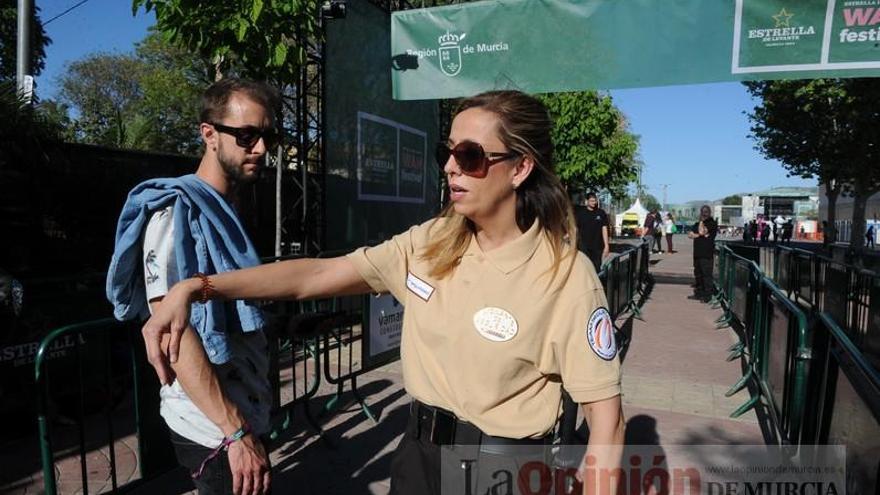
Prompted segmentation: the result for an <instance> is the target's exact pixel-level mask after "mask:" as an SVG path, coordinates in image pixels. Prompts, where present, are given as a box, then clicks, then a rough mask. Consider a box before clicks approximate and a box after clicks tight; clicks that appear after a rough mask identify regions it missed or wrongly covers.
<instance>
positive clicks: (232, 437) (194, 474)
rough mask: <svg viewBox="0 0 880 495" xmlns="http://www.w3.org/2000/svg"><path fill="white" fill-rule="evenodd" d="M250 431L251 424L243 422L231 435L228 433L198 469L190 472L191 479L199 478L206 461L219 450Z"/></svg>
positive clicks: (218, 452)
mask: <svg viewBox="0 0 880 495" xmlns="http://www.w3.org/2000/svg"><path fill="white" fill-rule="evenodd" d="M250 432H251V426H250V425H249V424H247V423H245V424H243V425H241V428H239V429H237V430H235V432H234V433H233V434H232V435H229V436H228V437H226V438H224V439H223V442H221V443H220V445H219V446H217V448H216V449H214V451H213V452H211V454H210V455H209V456H208V457H207V458H206V459H205V460H204V461H202V464H201V465H200V466H199V470H198V471H193V472H192V473H190V475H191V476H192V479H198V478H200V477H201V476H202V473H204V471H205V466H207V465H208V462H210V461H211V460H213V459H214V458H216V457H217V456H218V455H220V452H222V451H223V450H225V449H227V448H228V447H229V446H230V445H232V444H233V443H235V442H237V441H239V440H241V439H242V438H244V436H245V435H247V434H248V433H250Z"/></svg>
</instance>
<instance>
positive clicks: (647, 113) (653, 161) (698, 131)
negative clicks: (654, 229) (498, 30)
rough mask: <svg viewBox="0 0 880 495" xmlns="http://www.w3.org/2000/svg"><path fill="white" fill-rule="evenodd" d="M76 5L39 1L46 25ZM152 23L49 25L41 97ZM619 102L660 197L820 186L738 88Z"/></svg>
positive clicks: (89, 16) (121, 8)
mask: <svg viewBox="0 0 880 495" xmlns="http://www.w3.org/2000/svg"><path fill="white" fill-rule="evenodd" d="M78 1H79V0H36V5H37V6H38V7H39V8H40V9H41V18H42V19H43V20H44V21H46V20H48V19H51V18H52V17H54V16H55V15H57V14H60V13H61V12H63V11H64V10H66V9H67V8H69V7H71V6H73V5H75V4H76V3H78ZM154 22H155V19H154V17H153V16H152V14H145V13H144V12H143V10H141V11H140V12H139V13H138V15H137V16H132V14H131V2H130V0H88V1H87V2H86V3H84V4H83V5H81V6H80V7H77V8H76V9H74V10H73V11H71V12H70V13H68V14H66V15H64V16H63V17H60V18H58V19H57V20H55V21H52V22H51V23H49V24H48V25H47V26H46V27H45V28H46V31H47V33H48V34H49V37H50V38H52V44H51V45H49V47H48V48H47V50H46V68H45V70H44V71H43V73H42V74H41V75H40V76H39V77H38V78H37V92H38V94H39V95H40V96H41V97H42V98H52V97H54V96H55V94H56V86H55V81H56V79H57V78H58V76H59V75H60V74H63V73H64V68H65V65H66V64H68V63H69V62H71V61H74V60H77V59H78V58H81V57H83V56H85V55H87V54H89V53H93V52H98V51H103V52H127V51H129V50H131V49H132V48H133V46H134V43H135V42H137V41H139V40H140V39H142V38H143V37H144V36H145V35H146V31H147V28H148V27H149V26H151V25H152V24H153V23H154ZM611 94H612V96H613V98H614V102H615V104H616V105H617V106H618V107H619V108H620V109H621V110H623V112H624V113H625V114H626V115H627V118H628V119H629V122H630V126H631V129H632V131H633V132H635V133H636V134H639V135H640V136H641V156H642V159H643V160H644V162H645V164H646V167H645V170H644V173H643V176H642V182H643V184H644V185H645V186H646V187H647V188H648V191H649V192H651V193H652V194H654V195H655V196H656V197H657V198H658V199H659V200H661V201H662V200H663V197H662V196H663V186H662V184H668V186H667V199H668V201H669V202H671V203H682V202H685V201H690V200H698V199H720V198H722V197H724V196H726V195H728V194H733V193H737V192H749V191H757V190H763V189H767V188H770V187H773V186H813V185H815V181H806V180H803V179H799V178H789V177H786V176H785V169H783V168H782V166H780V165H779V164H778V163H776V162H771V161H767V160H764V159H763V158H762V157H761V156H760V155H759V154H758V152H757V151H755V150H754V149H753V144H754V143H753V142H752V141H751V140H750V139H749V138H748V134H749V123H748V119H747V117H746V115H745V114H744V113H743V112H747V111H749V110H750V109H751V108H752V107H753V106H754V103H753V102H752V101H751V99H750V97H749V96H748V94H747V93H746V91H745V89H744V88H743V87H742V86H741V85H740V84H734V83H725V84H702V85H693V86H671V87H662V88H647V89H627V90H616V91H612V92H611Z"/></svg>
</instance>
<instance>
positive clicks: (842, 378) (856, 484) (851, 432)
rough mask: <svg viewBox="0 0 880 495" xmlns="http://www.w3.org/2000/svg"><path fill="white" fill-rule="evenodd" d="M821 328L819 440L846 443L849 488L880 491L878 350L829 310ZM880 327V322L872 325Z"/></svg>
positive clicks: (823, 315)
mask: <svg viewBox="0 0 880 495" xmlns="http://www.w3.org/2000/svg"><path fill="white" fill-rule="evenodd" d="M817 326H818V328H817V330H818V332H819V334H820V335H824V336H825V337H826V338H825V340H826V346H825V347H824V349H823V351H822V352H821V353H820V354H818V355H817V356H816V361H817V364H818V366H817V368H819V369H820V370H821V374H820V377H819V379H817V383H819V384H820V386H819V387H817V390H816V399H817V400H816V401H815V403H814V404H811V405H813V406H815V408H816V417H817V419H816V435H815V438H816V444H817V445H846V477H847V480H846V483H847V493H880V456H878V454H877V439H878V438H880V373H878V371H877V367H878V363H877V360H876V354H875V355H873V357H872V355H871V354H866V353H865V352H864V351H863V349H862V348H861V347H860V346H858V345H857V344H856V342H855V341H853V339H852V338H851V335H850V334H849V333H848V332H846V331H845V330H844V329H843V328H842V327H841V326H840V325H838V324H837V322H836V321H835V319H834V317H833V316H831V315H830V314H829V313H825V312H822V313H819V315H818V317H817ZM874 328H878V327H876V326H875V327H874Z"/></svg>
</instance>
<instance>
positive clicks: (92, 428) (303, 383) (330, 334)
mask: <svg viewBox="0 0 880 495" xmlns="http://www.w3.org/2000/svg"><path fill="white" fill-rule="evenodd" d="M647 246H648V244H647V243H645V242H643V243H640V244H637V245H633V246H632V247H629V248H627V249H626V250H624V251H623V252H621V253H618V254H617V255H616V256H615V257H614V258H612V259H611V260H610V261H608V262H607V263H606V264H605V265H604V266H603V268H602V270H601V271H600V273H599V276H600V279H601V280H602V281H603V284H604V286H605V289H606V294H607V296H608V303H609V309H610V310H611V312H612V315H613V316H614V317H615V318H617V317H619V316H621V315H622V314H624V313H626V312H628V311H629V312H632V313H633V314H635V315H638V300H639V299H640V298H643V296H644V295H645V292H646V290H647V288H648V285H649V273H648V253H647ZM338 254H339V253H323V256H332V255H338ZM289 258H292V257H285V258H270V259H266V260H264V261H265V262H273V261H277V260H281V259H289ZM370 297H371V296H349V297H340V298H330V299H324V300H317V301H302V302H296V301H274V302H271V303H269V304H267V306H266V307H265V310H266V314H267V317H268V321H269V326H268V328H267V329H266V331H267V333H268V337H269V343H270V345H269V355H270V382H271V383H272V388H273V414H272V424H273V431H272V437H273V438H277V437H278V435H279V434H280V433H281V432H283V431H284V430H285V429H287V428H288V427H289V426H290V425H291V423H292V420H293V416H294V412H295V410H296V409H301V411H302V412H303V414H304V416H305V419H306V421H307V422H308V423H309V424H310V425H311V426H312V427H313V428H314V429H315V430H316V431H317V432H318V434H319V435H321V436H322V438H323V430H322V429H321V426H320V425H319V423H318V421H317V420H316V418H315V417H314V416H313V415H312V413H311V408H310V407H309V405H310V404H309V401H310V400H311V399H313V398H314V397H315V396H316V394H317V392H318V390H319V389H320V387H321V384H322V383H329V384H331V385H335V386H336V393H335V395H334V396H333V397H331V399H330V400H329V401H328V402H327V403H326V405H325V406H324V408H323V410H322V414H323V413H330V412H332V411H333V409H334V408H335V405H336V404H337V403H338V400H339V398H340V396H341V394H342V393H343V387H344V385H345V384H346V383H347V384H349V386H350V388H351V391H352V393H353V395H354V396H355V398H356V399H357V400H358V402H359V403H360V404H361V407H362V410H363V412H364V413H365V414H366V415H367V416H368V417H370V418H371V419H374V420H375V416H374V415H373V414H372V412H371V411H370V409H369V407H368V405H367V404H366V401H365V400H364V398H363V397H361V396H360V394H359V392H358V388H357V378H358V377H359V376H361V375H363V374H364V373H366V372H369V371H371V370H373V369H375V368H377V367H379V366H382V365H384V364H386V363H387V362H389V361H390V360H395V359H396V358H397V357H396V356H392V357H391V358H390V360H389V359H387V358H386V359H385V360H384V361H382V360H380V361H371V360H368V359H364V356H363V355H361V356H358V355H357V349H360V350H361V351H362V350H363V342H364V339H365V337H366V336H365V335H364V331H363V328H364V327H365V325H364V318H365V313H367V310H366V309H367V308H368V307H369V304H370V303H369V298H370ZM62 341H63V342H72V343H75V348H74V350H73V352H74V354H73V355H74V357H75V359H74V362H75V366H74V369H72V370H71V369H69V367H68V368H63V369H61V368H56V366H58V365H57V364H56V361H57V360H50V359H48V358H49V357H50V355H51V354H52V349H54V348H56V347H57V346H58V345H59V342H62ZM57 373H65V374H69V373H74V374H75V375H76V378H77V379H76V381H75V383H78V384H79V390H77V391H74V392H75V396H76V397H77V402H78V406H77V414H76V417H75V421H74V423H75V424H74V426H72V427H70V428H72V430H73V433H72V434H70V432H67V433H65V434H59V432H57V431H53V429H57V428H54V427H53V422H52V417H51V416H52V404H53V403H54V401H55V399H56V395H57V394H56V390H55V389H54V388H53V386H52V381H51V379H50V378H51V377H52V376H53V375H55V374H57ZM35 378H36V387H37V390H38V392H39V397H40V399H39V401H40V402H39V403H40V408H39V411H38V414H37V418H36V419H37V424H38V428H39V443H40V450H41V453H42V454H41V463H42V471H43V478H44V480H45V481H44V486H45V493H47V494H49V495H54V494H55V493H57V492H58V485H57V481H56V477H55V465H56V463H57V462H58V461H60V460H62V459H64V458H69V457H70V456H71V455H76V456H78V457H79V467H80V484H81V486H79V487H77V489H76V490H75V491H81V492H82V493H84V494H88V493H89V491H90V489H92V487H93V486H94V485H95V483H94V482H93V481H94V480H91V479H90V477H89V464H88V454H89V453H90V452H93V451H95V450H96V449H105V450H106V451H107V453H108V458H109V462H110V472H109V477H110V484H109V486H108V487H104V488H107V489H109V490H110V491H113V492H120V493H124V492H127V491H130V490H132V489H135V488H138V487H141V486H143V485H144V484H146V483H149V482H150V481H151V480H153V479H155V478H156V477H158V476H160V475H162V474H164V473H166V472H168V471H169V470H170V469H172V468H174V467H175V465H176V463H175V462H174V455H173V451H172V450H171V446H170V443H169V442H168V440H167V438H168V436H167V434H166V432H165V426H164V422H163V420H162V419H161V417H160V416H159V407H158V382H157V380H156V379H155V376H154V375H153V372H152V370H151V369H150V367H149V366H148V365H147V363H146V358H145V353H144V349H143V341H142V338H141V335H140V331H139V325H136V324H134V325H133V324H130V323H120V322H118V321H116V320H114V319H113V318H105V319H99V320H92V321H87V322H83V323H79V324H75V325H69V326H65V327H62V328H59V329H57V330H54V331H52V332H50V333H49V334H48V335H47V336H46V337H45V338H44V339H43V340H42V342H41V343H40V347H39V351H38V354H37V357H36V362H35ZM90 384H96V386H100V388H101V390H104V391H106V392H107V393H102V394H99V397H98V400H97V404H96V405H95V404H89V403H90V402H92V400H93V397H91V395H90V392H91V391H92V390H93V389H92V388H90ZM68 429H69V428H68ZM62 433H63V432H62ZM128 434H134V435H135V436H136V439H137V451H138V452H137V458H138V473H139V477H138V479H136V480H134V481H125V480H119V476H118V472H117V455H116V451H115V446H116V444H117V443H118V441H119V440H120V438H121V437H122V436H124V435H128ZM59 437H63V439H62V441H61V442H59V440H58V438H59ZM325 440H326V439H325ZM67 481H68V482H69V480H67ZM90 483H91V484H90ZM67 486H68V487H69V486H70V485H69V484H68V485H67Z"/></svg>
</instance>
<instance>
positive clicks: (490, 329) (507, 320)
mask: <svg viewBox="0 0 880 495" xmlns="http://www.w3.org/2000/svg"><path fill="white" fill-rule="evenodd" d="M474 327H475V328H476V329H477V333H479V334H480V335H481V336H482V337H483V338H486V339H488V340H491V341H492V342H507V341H508V340H510V339H512V338H514V337H515V336H516V333H517V332H518V331H519V325H518V324H517V323H516V318H514V317H513V315H512V314H510V313H508V312H507V311H505V310H503V309H501V308H494V307H491V306H490V307H486V308H483V309H481V310H479V311H477V312H476V313H474Z"/></svg>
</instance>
